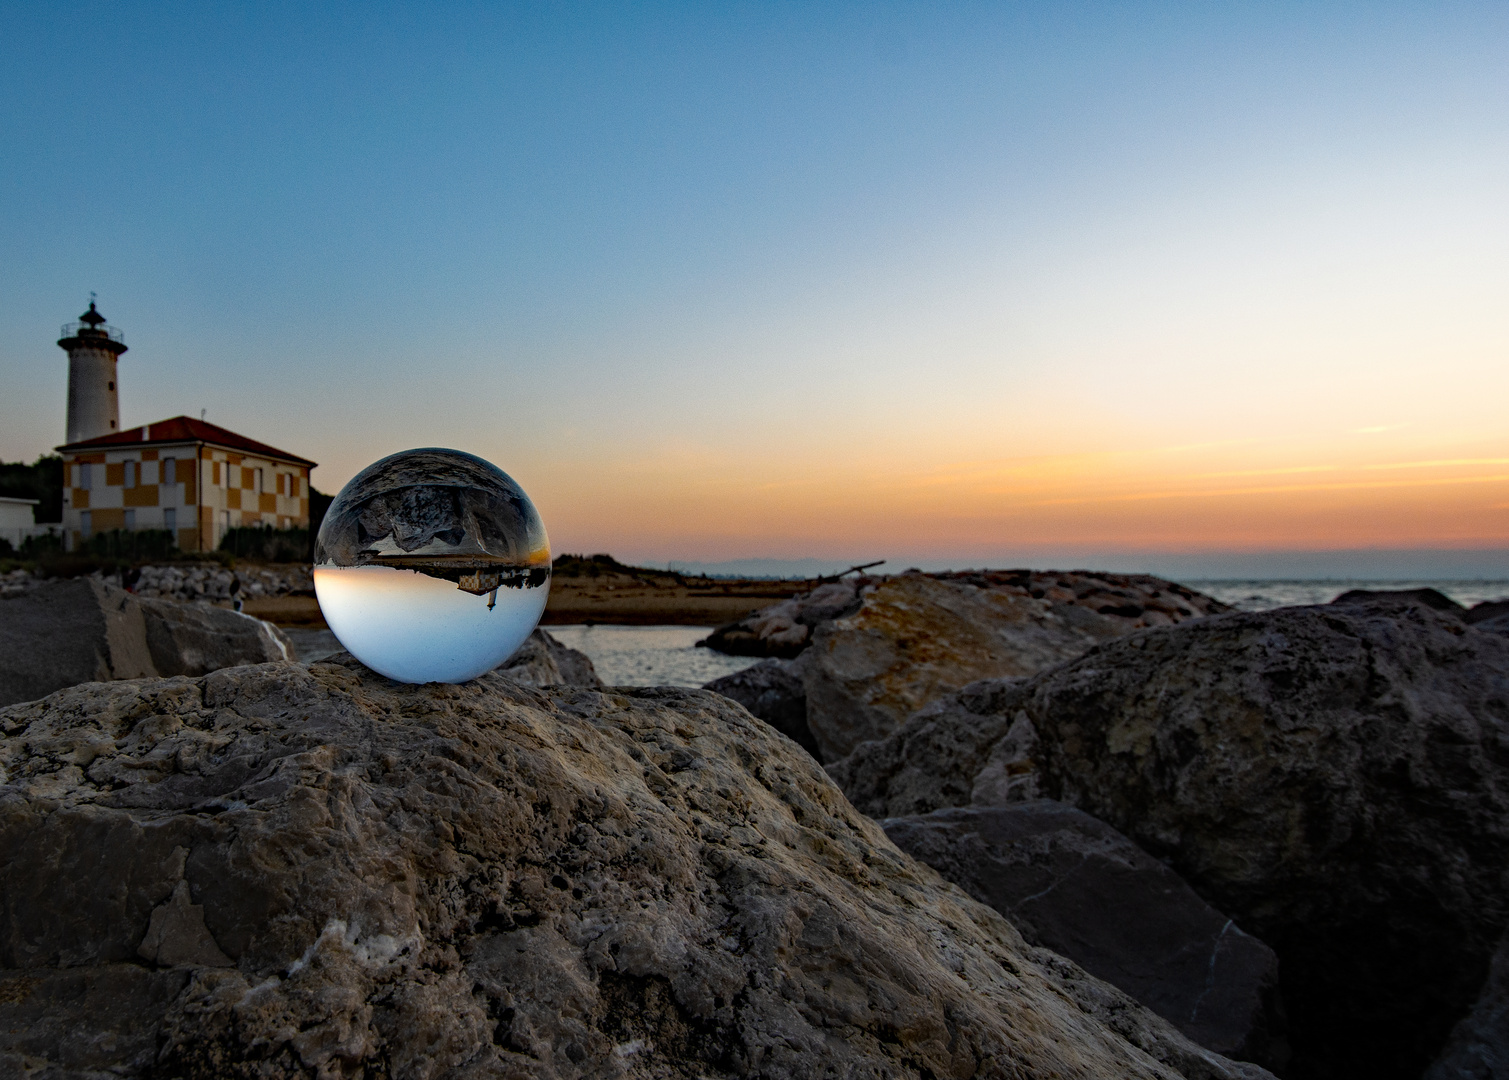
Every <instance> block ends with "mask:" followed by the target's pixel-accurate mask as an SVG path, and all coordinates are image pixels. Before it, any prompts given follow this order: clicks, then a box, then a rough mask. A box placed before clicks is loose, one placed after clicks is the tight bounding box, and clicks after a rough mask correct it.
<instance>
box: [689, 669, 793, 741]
mask: <svg viewBox="0 0 1509 1080" xmlns="http://www.w3.org/2000/svg"><path fill="white" fill-rule="evenodd" d="M805 666H806V665H805V663H804V662H803V660H802V658H801V657H800V656H799V657H797V658H796V659H795V660H780V659H774V658H772V659H770V660H761V661H760V662H759V663H758V664H755V665H754V666H752V667H747V668H745V669H744V670H743V671H736V672H734V673H733V674H732V675H724V676H723V677H722V678H720V679H714V680H713V681H712V682H710V683H706V684H705V685H704V686H703V687H702V688H703V689H704V690H711V691H713V693H715V694H722V695H723V696H724V697H726V698H732V699H733V700H734V701H737V702H738V703H739V704H740V705H743V706H744V707H745V708H746V709H748V710H749V711H750V712H751V713H753V714H754V715H755V716H758V717H759V718H760V719H761V720H763V721H765V722H766V723H767V724H769V725H770V726H771V727H773V728H775V729H776V730H777V731H779V732H780V733H781V734H782V735H784V736H786V737H787V738H788V739H791V740H792V741H793V742H795V743H796V744H797V745H798V746H800V747H801V748H802V749H803V750H805V751H807V753H809V754H811V755H812V756H813V757H817V754H818V749H817V740H816V739H814V738H813V737H812V729H811V728H809V727H808V726H807V688H806V687H805V686H804V685H803V684H802V669H803V668H804V667H805Z"/></svg>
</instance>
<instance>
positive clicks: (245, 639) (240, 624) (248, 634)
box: [105, 586, 293, 675]
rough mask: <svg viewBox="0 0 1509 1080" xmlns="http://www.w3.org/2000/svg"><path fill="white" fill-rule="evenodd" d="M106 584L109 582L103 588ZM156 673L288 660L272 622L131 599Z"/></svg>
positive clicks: (183, 672)
mask: <svg viewBox="0 0 1509 1080" xmlns="http://www.w3.org/2000/svg"><path fill="white" fill-rule="evenodd" d="M105 587H106V588H109V586H105ZM136 602H137V603H138V604H139V605H140V606H141V611H142V621H143V623H144V624H145V626H146V631H147V650H148V651H149V652H150V653H151V655H152V666H153V668H154V669H155V671H154V672H153V674H156V675H207V674H209V673H210V672H211V671H218V670H219V669H221V668H223V667H233V666H235V665H236V664H262V663H266V662H267V661H269V660H291V659H293V654H292V653H291V652H290V651H289V648H288V641H287V639H286V638H285V637H284V636H283V635H282V634H281V633H280V632H279V631H278V628H277V627H275V626H273V625H272V623H268V622H263V621H262V620H261V619H257V618H253V617H252V616H250V615H246V614H243V613H241V612H239V611H232V610H231V609H229V608H218V607H210V606H209V605H208V604H180V603H177V602H175V601H173V600H154V599H149V598H146V597H138V598H136Z"/></svg>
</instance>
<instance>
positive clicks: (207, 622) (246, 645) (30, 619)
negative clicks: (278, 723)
mask: <svg viewBox="0 0 1509 1080" xmlns="http://www.w3.org/2000/svg"><path fill="white" fill-rule="evenodd" d="M288 657H289V653H288V650H287V643H286V641H284V640H283V639H282V637H281V635H279V633H278V632H277V630H276V629H275V628H274V627H272V626H271V624H269V623H265V622H262V621H261V620H260V619H254V618H252V617H251V616H249V615H242V614H240V613H238V612H234V611H230V610H227V609H224V608H211V607H198V606H190V605H187V604H175V603H173V602H172V601H169V600H148V599H141V598H138V597H135V596H132V595H131V594H130V593H128V592H126V591H124V590H122V589H118V588H116V587H115V586H113V585H107V584H105V583H104V582H103V581H100V580H99V579H97V578H71V579H68V580H62V581H49V582H46V583H44V584H41V585H38V586H37V587H35V588H33V589H30V590H29V591H27V592H25V593H22V594H20V595H16V596H10V597H6V598H4V599H0V704H5V705H9V704H11V703H13V702H17V701H31V700H33V699H36V698H39V697H43V696H45V695H47V694H50V693H52V692H53V691H54V690H60V689H62V688H63V687H65V686H73V685H74V684H76V683H81V682H90V681H102V680H108V679H138V678H142V677H145V676H152V675H203V674H204V673H205V672H207V671H212V670H214V669H215V668H219V667H226V666H228V665H231V664H259V663H263V662H265V661H268V660H286V659H288Z"/></svg>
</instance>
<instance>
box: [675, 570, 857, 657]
mask: <svg viewBox="0 0 1509 1080" xmlns="http://www.w3.org/2000/svg"><path fill="white" fill-rule="evenodd" d="M868 581H869V579H868V578H856V579H853V580H849V581H830V582H828V583H827V584H826V585H819V586H818V587H817V588H815V589H811V590H809V591H807V592H804V593H798V594H797V595H796V596H793V597H791V598H790V599H789V600H782V601H780V602H779V603H776V604H770V605H768V606H766V607H763V608H761V609H760V610H759V611H757V612H755V613H754V614H753V615H750V616H747V617H746V618H743V619H740V620H739V621H738V622H732V623H729V624H728V625H727V626H720V627H718V628H717V629H716V630H714V631H713V632H712V633H711V634H709V635H708V636H707V637H705V638H703V639H702V640H701V641H699V642H697V644H698V646H700V647H703V648H708V649H716V650H717V651H718V652H723V653H728V654H729V655H730V656H770V657H782V658H785V659H790V658H792V657H794V656H796V655H797V654H799V653H800V652H802V650H804V649H805V648H806V647H807V646H808V645H809V644H810V643H811V637H812V630H813V628H814V627H817V626H819V625H821V624H822V623H825V622H831V621H832V620H834V619H837V618H839V617H840V616H842V615H847V614H849V613H850V612H852V611H855V610H857V609H858V607H859V594H860V590H861V589H862V588H864V587H865V586H866V584H867V582H868Z"/></svg>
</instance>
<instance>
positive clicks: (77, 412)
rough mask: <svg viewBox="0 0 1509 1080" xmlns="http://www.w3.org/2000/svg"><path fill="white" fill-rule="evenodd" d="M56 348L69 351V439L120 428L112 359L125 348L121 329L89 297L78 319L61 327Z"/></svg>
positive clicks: (118, 402)
mask: <svg viewBox="0 0 1509 1080" xmlns="http://www.w3.org/2000/svg"><path fill="white" fill-rule="evenodd" d="M58 346H59V348H62V349H64V350H66V351H67V353H68V441H69V442H71V443H76V442H82V441H83V440H85V439H97V438H99V437H100V436H101V435H110V434H113V433H114V432H117V431H119V430H120V426H121V407H120V391H119V390H118V389H116V384H117V379H116V377H115V361H116V360H117V359H118V358H119V357H120V354H121V353H123V352H125V351H126V343H125V341H124V340H122V338H121V332H120V331H119V330H117V329H116V328H115V327H113V326H110V325H109V324H108V323H106V322H105V317H104V316H103V315H101V314H100V313H99V312H98V311H96V310H95V308H94V301H93V300H91V301H89V310H88V311H86V312H84V314H82V315H80V316H79V321H78V322H72V323H68V324H67V325H66V326H64V327H63V337H62V338H61V339H60V340H59V341H58Z"/></svg>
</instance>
